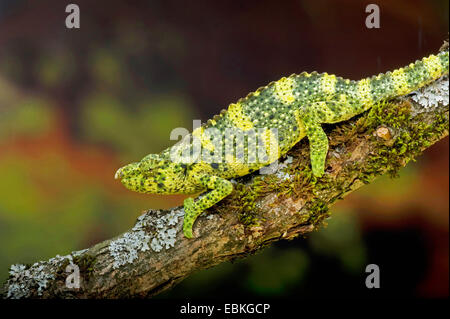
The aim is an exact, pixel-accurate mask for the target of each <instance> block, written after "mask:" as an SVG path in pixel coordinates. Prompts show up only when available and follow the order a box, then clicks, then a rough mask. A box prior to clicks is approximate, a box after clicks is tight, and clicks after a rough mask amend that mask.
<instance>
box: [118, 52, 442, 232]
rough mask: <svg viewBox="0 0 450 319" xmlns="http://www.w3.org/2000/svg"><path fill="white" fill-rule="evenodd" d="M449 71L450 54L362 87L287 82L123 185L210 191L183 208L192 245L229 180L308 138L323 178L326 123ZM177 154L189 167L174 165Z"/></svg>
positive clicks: (234, 109) (312, 76)
mask: <svg viewBox="0 0 450 319" xmlns="http://www.w3.org/2000/svg"><path fill="white" fill-rule="evenodd" d="M448 64H449V58H448V51H442V52H440V53H439V54H438V55H430V56H428V57H425V58H423V59H422V60H420V61H416V62H415V63H411V64H410V65H408V66H406V67H404V68H400V69H397V70H394V71H393V72H387V73H384V74H379V75H377V76H373V77H371V78H365V79H362V80H360V81H352V80H346V79H343V78H340V77H336V76H335V75H329V74H327V73H322V74H319V73H317V72H313V73H306V72H303V73H301V74H292V75H291V76H289V77H283V78H282V79H280V80H278V81H276V82H272V83H270V84H268V85H267V86H265V87H261V88H259V89H258V90H256V91H255V92H253V93H250V94H249V95H247V97H245V98H243V99H240V100H239V101H237V102H236V103H232V104H230V106H229V107H228V110H224V111H222V112H221V113H220V114H219V115H216V116H214V118H213V119H211V120H208V122H207V123H206V124H205V125H203V126H202V127H200V128H198V129H196V130H194V132H193V133H192V134H190V135H188V136H187V137H186V138H185V139H183V142H179V143H177V144H176V145H174V146H172V147H170V148H168V149H166V150H164V151H163V152H161V153H160V154H150V155H148V156H146V157H144V158H143V159H142V160H141V161H140V162H136V163H131V164H129V165H126V166H124V167H122V168H120V169H119V170H118V171H117V172H116V178H117V179H120V180H121V182H122V183H123V185H124V186H125V187H127V188H128V189H130V190H133V191H137V192H141V193H155V194H197V193H200V192H204V194H202V195H201V196H200V197H198V199H197V200H194V199H193V198H187V199H186V200H185V201H184V210H185V217H184V223H183V233H184V235H185V236H186V237H187V238H191V237H193V234H192V228H193V225H194V222H195V220H196V219H197V217H198V216H199V215H200V214H201V213H202V212H203V211H205V210H206V209H208V208H209V207H211V206H213V205H214V204H216V203H218V202H219V201H221V200H222V199H223V198H225V197H226V196H228V195H229V194H230V193H231V192H232V191H233V184H232V183H231V182H230V181H229V179H231V178H235V177H239V176H243V175H247V174H249V173H251V172H253V171H256V170H258V169H260V168H262V167H264V166H266V165H268V164H270V163H271V162H273V161H274V160H276V159H277V158H279V157H281V156H283V155H284V154H286V153H287V152H288V151H289V150H290V149H291V148H292V147H293V146H294V145H295V144H297V143H298V141H300V140H301V139H302V138H304V137H305V136H306V137H308V140H309V144H310V158H311V168H312V172H313V174H314V175H315V176H317V177H320V176H322V175H323V174H324V170H325V162H326V156H327V152H328V138H327V136H326V134H325V132H324V131H323V129H322V127H321V124H323V123H337V122H342V121H346V120H348V119H350V118H352V117H353V116H355V115H358V114H360V113H362V112H364V111H366V110H368V109H369V108H371V107H374V106H376V105H378V104H379V103H381V102H383V101H386V100H389V99H392V98H395V97H398V96H402V95H405V94H408V93H410V92H413V91H415V90H417V89H418V88H420V87H422V86H424V85H426V84H428V83H430V82H432V81H434V80H436V79H438V78H439V77H441V76H443V75H445V74H448ZM243 136H244V137H243ZM274 140H275V142H276V143H273V142H274ZM255 141H256V142H257V143H255ZM199 149H201V152H197V153H196V150H197V151H198V150H199ZM230 150H231V153H230ZM174 154H175V155H177V156H179V157H180V156H181V157H180V158H181V159H182V160H176V161H174V160H173V155H174Z"/></svg>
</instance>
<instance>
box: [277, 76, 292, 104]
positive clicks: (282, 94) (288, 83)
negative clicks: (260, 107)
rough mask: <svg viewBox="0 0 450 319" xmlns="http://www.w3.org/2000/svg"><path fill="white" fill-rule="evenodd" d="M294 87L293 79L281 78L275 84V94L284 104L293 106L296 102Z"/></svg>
mask: <svg viewBox="0 0 450 319" xmlns="http://www.w3.org/2000/svg"><path fill="white" fill-rule="evenodd" d="M293 86H294V80H293V79H292V78H281V79H280V80H278V81H277V82H275V94H276V96H277V98H278V99H279V100H280V101H281V102H283V104H292V102H294V101H295V97H294V92H293V90H292V88H293Z"/></svg>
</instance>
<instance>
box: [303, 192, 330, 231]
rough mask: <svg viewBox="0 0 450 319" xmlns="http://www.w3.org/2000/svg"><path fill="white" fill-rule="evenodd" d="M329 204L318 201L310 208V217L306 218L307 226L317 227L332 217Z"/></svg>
mask: <svg viewBox="0 0 450 319" xmlns="http://www.w3.org/2000/svg"><path fill="white" fill-rule="evenodd" d="M330 215H331V213H330V210H329V204H328V203H326V202H325V201H323V200H320V199H316V200H314V201H313V202H312V203H311V204H310V205H309V206H308V216H307V217H305V219H306V224H310V225H313V226H314V227H317V226H319V225H321V224H323V221H324V220H325V219H327V218H328V217H330Z"/></svg>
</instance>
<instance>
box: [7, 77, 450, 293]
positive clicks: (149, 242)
mask: <svg viewBox="0 0 450 319" xmlns="http://www.w3.org/2000/svg"><path fill="white" fill-rule="evenodd" d="M445 87H447V91H445ZM417 101H418V102H417ZM448 115H449V109H448V77H447V76H446V77H443V78H441V79H440V80H438V81H436V82H435V83H432V84H431V85H428V86H427V87H425V88H423V89H421V90H419V91H418V92H416V93H415V94H411V95H408V96H405V97H402V98H399V99H396V100H393V101H389V102H387V103H385V104H383V105H380V106H379V107H375V108H373V109H372V110H370V111H368V112H366V113H364V114H362V115H360V116H358V117H356V118H353V119H351V120H350V121H347V122H344V123H338V124H336V125H328V126H325V130H326V132H327V135H328V136H329V142H330V149H329V152H328V158H327V168H326V174H325V175H324V176H323V177H322V178H314V177H313V176H312V174H311V169H310V164H309V146H308V143H307V139H303V140H302V141H301V142H299V143H298V144H297V145H296V146H295V147H294V148H293V149H292V150H291V151H290V152H289V153H288V156H287V158H286V159H284V160H283V159H281V160H280V162H281V165H280V166H279V169H278V171H276V172H274V173H273V174H270V175H258V174H257V173H254V174H252V175H249V176H245V177H243V178H240V179H237V181H236V183H235V184H234V185H235V190H234V192H233V193H232V194H231V195H230V196H229V197H228V198H226V199H225V200H223V201H222V202H220V203H219V204H217V205H215V206H214V207H212V208H211V209H208V212H207V213H208V214H203V215H202V216H200V218H199V219H198V221H197V222H196V223H195V225H194V236H195V238H194V239H187V238H184V237H183V234H182V231H181V227H182V222H183V218H182V216H183V210H182V209H181V208H180V207H178V208H175V209H172V210H165V211H162V210H158V211H155V210H149V211H147V212H145V213H144V214H143V215H142V216H141V217H139V219H138V221H137V223H136V225H135V226H134V227H133V229H131V230H129V231H128V232H126V233H124V234H122V235H120V236H118V237H115V238H113V239H110V240H106V241H104V242H101V243H99V244H97V245H95V246H93V247H90V248H88V249H86V250H83V251H79V252H73V253H71V254H70V255H67V256H62V257H61V256H57V257H55V258H52V259H50V260H47V261H40V262H37V263H35V264H33V265H28V266H25V265H22V266H21V265H15V266H13V267H12V268H11V271H10V277H9V279H8V280H7V282H6V283H5V284H4V285H3V288H2V290H3V291H2V296H3V297H5V298H127V297H150V296H154V295H156V294H158V293H160V292H161V291H164V290H166V289H168V288H170V287H172V286H174V285H176V284H177V283H179V282H180V281H182V280H183V279H184V278H186V277H187V276H189V275H190V274H191V273H193V272H194V271H197V270H199V269H205V268H209V267H212V266H214V265H217V264H219V263H222V262H226V261H230V260H233V259H235V258H242V257H245V256H246V255H248V254H251V253H254V252H256V251H257V250H259V249H261V248H262V247H265V246H267V245H269V244H270V243H272V242H275V241H279V240H286V239H287V240H289V239H293V238H295V237H297V236H299V235H304V234H307V233H309V232H311V231H312V230H314V229H315V228H317V227H318V226H320V225H321V223H322V222H323V220H324V219H326V218H328V217H329V210H328V208H329V207H330V206H331V205H332V204H333V203H335V202H336V201H337V200H339V199H342V198H343V197H344V196H345V195H347V194H348V193H350V192H353V191H355V190H357V189H358V188H359V187H361V186H363V185H364V184H366V183H370V182H371V181H373V179H374V178H376V177H377V176H380V175H382V174H385V173H388V174H390V175H393V176H395V175H396V173H397V171H398V169H399V168H401V167H403V166H405V165H406V164H407V163H408V162H409V161H410V160H413V159H415V158H416V157H417V156H418V155H419V154H420V153H421V152H422V151H423V150H424V149H426V148H427V147H429V146H430V145H432V144H433V143H435V142H437V141H438V140H440V139H442V138H444V137H445V136H447V135H448V129H449V121H448V119H449V118H448ZM76 268H78V269H79V279H80V280H79V284H80V287H79V288H76V287H74V288H71V287H73V286H76V280H75V281H71V280H70V279H71V278H74V276H76V272H74V273H71V271H73V270H74V269H76ZM66 281H68V284H67V282H66Z"/></svg>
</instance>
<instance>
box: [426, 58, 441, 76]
mask: <svg viewBox="0 0 450 319" xmlns="http://www.w3.org/2000/svg"><path fill="white" fill-rule="evenodd" d="M422 61H423V63H424V64H425V68H426V69H427V71H428V74H429V75H430V76H431V77H432V78H433V79H437V78H438V77H439V76H440V75H441V73H442V66H441V62H440V60H439V58H438V57H437V56H436V55H433V54H432V55H430V56H429V57H426V58H423V60H422Z"/></svg>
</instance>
